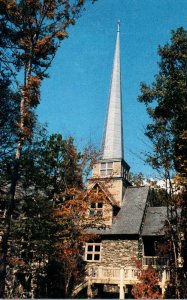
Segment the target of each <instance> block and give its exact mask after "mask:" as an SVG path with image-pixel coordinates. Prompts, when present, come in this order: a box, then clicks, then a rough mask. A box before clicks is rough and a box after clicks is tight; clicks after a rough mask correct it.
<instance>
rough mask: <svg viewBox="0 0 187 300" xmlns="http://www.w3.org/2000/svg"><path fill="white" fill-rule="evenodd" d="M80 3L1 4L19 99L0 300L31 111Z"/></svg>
mask: <svg viewBox="0 0 187 300" xmlns="http://www.w3.org/2000/svg"><path fill="white" fill-rule="evenodd" d="M84 4H85V1H84V0H74V1H70V0H44V1H43V0H42V1H40V0H19V1H14V0H0V35H1V38H0V59H1V64H2V65H3V72H5V73H6V74H9V78H10V80H11V83H12V84H14V87H15V89H16V91H17V92H18V94H19V103H18V106H19V119H18V120H17V127H18V139H17V143H16V150H15V155H14V159H13V162H12V167H11V169H12V172H11V186H10V192H9V199H8V201H7V207H6V215H5V220H4V233H3V236H2V253H1V261H0V262H1V264H0V297H3V295H4V290H5V278H6V262H7V251H8V239H9V234H10V228H11V218H12V214H13V211H14V208H15V194H16V190H17V183H18V177H19V171H20V161H21V154H22V150H23V146H24V144H25V142H26V141H27V140H29V139H31V137H32V131H33V126H34V121H35V117H34V114H33V111H34V109H35V108H36V107H37V105H38V104H39V102H40V86H41V83H42V80H43V79H44V78H45V77H46V76H47V70H48V68H49V67H50V65H51V63H52V61H53V59H54V57H55V54H56V51H57V49H58V47H59V45H60V42H61V41H62V40H63V39H65V38H66V37H67V36H68V34H67V28H68V26H69V25H71V24H75V20H76V18H77V17H78V16H79V14H80V11H81V10H82V8H83V6H84Z"/></svg>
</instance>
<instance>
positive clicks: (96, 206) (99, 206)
mask: <svg viewBox="0 0 187 300" xmlns="http://www.w3.org/2000/svg"><path fill="white" fill-rule="evenodd" d="M89 214H90V216H102V215H103V202H91V204H90V211H89Z"/></svg>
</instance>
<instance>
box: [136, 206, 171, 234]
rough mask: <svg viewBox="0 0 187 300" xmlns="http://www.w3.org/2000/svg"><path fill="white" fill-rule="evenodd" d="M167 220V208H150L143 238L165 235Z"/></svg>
mask: <svg viewBox="0 0 187 300" xmlns="http://www.w3.org/2000/svg"><path fill="white" fill-rule="evenodd" d="M166 218H167V207H164V206H161V207H148V209H147V213H146V217H145V222H144V226H143V231H142V235H143V236H154V235H163V234H164V229H163V226H164V223H165V220H166Z"/></svg>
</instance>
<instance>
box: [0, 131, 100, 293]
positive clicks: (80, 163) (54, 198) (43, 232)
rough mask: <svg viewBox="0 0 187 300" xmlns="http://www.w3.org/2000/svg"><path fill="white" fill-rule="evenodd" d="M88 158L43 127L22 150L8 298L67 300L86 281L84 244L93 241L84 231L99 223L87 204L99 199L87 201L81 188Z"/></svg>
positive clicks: (7, 282) (58, 135)
mask: <svg viewBox="0 0 187 300" xmlns="http://www.w3.org/2000/svg"><path fill="white" fill-rule="evenodd" d="M85 155H86V158H85ZM90 158H91V155H90V154H89V150H88V148H87V149H86V151H83V154H81V153H80V152H78V151H77V150H76V147H75V145H74V142H73V139H72V138H71V137H69V138H67V139H63V138H62V136H61V135H60V134H53V135H51V136H50V137H48V136H47V133H46V130H45V128H40V127H39V126H37V127H36V128H35V135H34V139H33V141H32V143H27V144H26V145H25V146H24V148H23V153H22V158H21V162H20V168H21V170H22V171H21V173H20V176H19V179H18V188H19V192H18V193H17V194H16V198H15V201H16V203H18V204H19V205H16V209H15V210H14V213H13V216H12V226H11V231H10V240H11V251H9V253H8V257H7V261H8V265H7V270H8V272H7V277H6V284H7V288H6V293H5V296H6V297H7V298H15V297H21V298H23V297H27V298H28V297H35V298H40V297H62V296H63V297H69V296H70V294H71V292H72V289H73V287H74V286H75V285H76V284H78V283H80V280H81V279H83V277H84V275H85V271H84V268H85V264H84V262H83V259H82V254H83V250H84V249H83V243H84V242H85V241H86V240H87V239H90V238H92V237H90V235H87V234H85V229H87V228H88V227H89V226H93V225H95V219H94V220H91V222H90V221H89V222H88V218H87V216H88V208H89V205H90V201H89V199H88V198H89V197H90V198H91V200H92V201H93V199H94V200H95V201H97V199H98V198H99V197H100V198H99V199H101V195H100V194H98V193H97V194H96V193H95V191H94V192H93V193H92V195H90V196H89V197H88V195H87V190H86V188H85V186H84V185H83V182H82V177H83V174H84V172H83V169H84V167H85V165H86V166H87V167H88V169H89V166H88V162H86V160H87V159H89V161H90V160H91V159H90ZM95 194H96V195H95ZM102 198H103V197H102ZM98 201H99V200H98ZM100 221H101V220H100ZM100 223H101V222H100Z"/></svg>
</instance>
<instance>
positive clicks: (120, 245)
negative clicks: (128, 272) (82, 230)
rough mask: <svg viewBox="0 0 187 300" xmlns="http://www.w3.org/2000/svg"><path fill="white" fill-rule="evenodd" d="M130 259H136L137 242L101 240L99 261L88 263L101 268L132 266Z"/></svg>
mask: <svg viewBox="0 0 187 300" xmlns="http://www.w3.org/2000/svg"><path fill="white" fill-rule="evenodd" d="M132 257H138V240H103V241H102V243H101V261H100V262H97V263H96V262H93V263H88V264H91V265H92V266H93V265H96V266H102V267H121V266H122V267H128V266H133V263H132Z"/></svg>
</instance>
